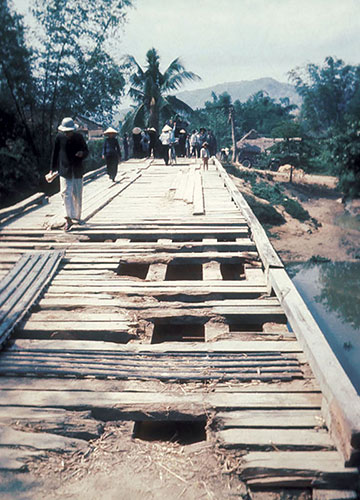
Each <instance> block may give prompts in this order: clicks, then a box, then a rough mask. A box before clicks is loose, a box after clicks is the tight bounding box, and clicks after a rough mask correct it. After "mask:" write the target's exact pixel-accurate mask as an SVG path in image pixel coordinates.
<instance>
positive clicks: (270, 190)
mask: <svg viewBox="0 0 360 500" xmlns="http://www.w3.org/2000/svg"><path fill="white" fill-rule="evenodd" d="M252 190H253V193H254V195H255V196H257V197H258V198H263V199H264V200H267V201H269V202H270V203H271V204H272V205H280V204H281V203H283V200H284V194H283V189H282V188H281V187H280V186H279V185H278V184H274V185H271V184H268V183H267V182H263V181H261V182H257V183H255V182H254V183H252Z"/></svg>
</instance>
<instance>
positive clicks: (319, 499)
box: [312, 488, 359, 500]
mask: <svg viewBox="0 0 360 500" xmlns="http://www.w3.org/2000/svg"><path fill="white" fill-rule="evenodd" d="M358 498H359V497H358V494H357V492H356V491H354V490H352V491H351V490H325V489H317V488H314V489H313V490H312V500H356V499H358Z"/></svg>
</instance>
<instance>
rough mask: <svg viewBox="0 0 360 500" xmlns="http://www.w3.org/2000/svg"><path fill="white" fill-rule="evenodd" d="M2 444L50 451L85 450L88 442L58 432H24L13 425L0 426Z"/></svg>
mask: <svg viewBox="0 0 360 500" xmlns="http://www.w3.org/2000/svg"><path fill="white" fill-rule="evenodd" d="M0 446H1V447H2V446H11V447H18V446H25V447H31V448H34V449H35V450H48V451H60V450H61V451H74V450H76V449H78V450H85V449H86V448H87V442H86V441H84V440H82V439H75V438H68V437H65V436H59V435H57V434H47V433H40V432H23V431H18V430H15V429H12V428H11V427H6V426H0Z"/></svg>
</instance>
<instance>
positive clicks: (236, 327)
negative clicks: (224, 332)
mask: <svg viewBox="0 0 360 500" xmlns="http://www.w3.org/2000/svg"><path fill="white" fill-rule="evenodd" d="M229 331H230V332H262V331H263V324H262V323H258V324H256V323H253V324H251V323H250V324H249V323H240V324H239V323H236V324H230V325H229Z"/></svg>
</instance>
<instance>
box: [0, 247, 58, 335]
mask: <svg viewBox="0 0 360 500" xmlns="http://www.w3.org/2000/svg"><path fill="white" fill-rule="evenodd" d="M62 256H63V253H62V252H58V251H56V252H46V253H41V254H34V255H33V256H32V257H31V258H30V260H29V261H30V266H31V267H30V269H28V273H27V275H26V277H25V278H24V279H23V280H22V282H21V286H17V282H16V278H14V280H12V283H11V286H12V287H15V288H12V289H11V290H12V292H11V294H10V298H9V300H7V299H5V300H6V302H5V303H3V304H2V306H1V307H2V311H1V317H2V323H1V327H0V343H1V342H4V341H5V340H6V339H7V337H8V336H9V335H10V333H11V331H12V330H13V329H14V327H15V326H16V325H17V324H18V323H19V322H20V321H21V320H22V318H23V317H24V316H25V314H26V313H27V311H28V310H29V309H30V307H31V306H32V305H33V304H34V303H35V301H36V300H38V298H39V297H40V295H41V293H42V292H43V289H44V287H45V286H46V285H47V284H48V283H49V281H50V280H51V278H52V276H53V275H54V273H55V272H56V270H57V267H58V265H59V263H60V261H61V258H62ZM32 261H33V262H35V264H34V266H32ZM19 269H20V273H19V275H20V276H22V274H21V273H22V272H23V271H24V270H25V269H26V268H25V267H24V266H23V262H22V261H21V262H20V264H19ZM11 276H12V273H11ZM5 283H7V279H6V278H5ZM8 286H10V284H8ZM2 294H5V295H8V294H7V292H6V290H3V292H2Z"/></svg>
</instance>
